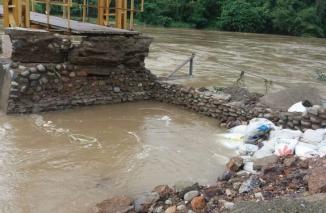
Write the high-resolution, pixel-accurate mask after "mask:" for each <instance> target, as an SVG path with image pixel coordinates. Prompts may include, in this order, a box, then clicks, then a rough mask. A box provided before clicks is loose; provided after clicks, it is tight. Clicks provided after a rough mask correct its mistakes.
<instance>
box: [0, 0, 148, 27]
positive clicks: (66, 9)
mask: <svg viewBox="0 0 326 213" xmlns="http://www.w3.org/2000/svg"><path fill="white" fill-rule="evenodd" d="M139 3H140V6H139V8H140V9H138V10H137V9H136V5H135V0H97V5H91V4H88V0H83V2H82V3H81V4H80V3H78V2H75V1H74V0H3V17H4V27H25V28H29V27H33V28H41V26H37V25H35V24H31V22H30V12H31V11H32V12H35V5H36V4H44V5H45V8H46V9H45V14H46V15H47V23H48V24H49V22H50V16H51V6H52V5H56V6H60V7H62V11H63V12H62V18H64V19H66V20H67V26H68V27H67V28H68V29H69V28H70V20H71V9H73V8H81V9H82V17H81V20H82V22H86V20H87V19H88V18H89V17H88V16H87V14H88V13H87V11H88V10H89V9H90V8H93V9H96V10H97V24H98V25H102V26H110V27H115V28H120V29H128V30H133V29H134V13H135V12H142V11H143V9H144V0H140V1H139Z"/></svg>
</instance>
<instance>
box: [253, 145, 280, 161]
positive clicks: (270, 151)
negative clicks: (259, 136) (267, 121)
mask: <svg viewBox="0 0 326 213" xmlns="http://www.w3.org/2000/svg"><path fill="white" fill-rule="evenodd" d="M274 151H275V149H274V147H272V148H271V147H270V146H263V147H262V148H261V149H259V150H257V151H256V152H255V154H254V155H253V156H252V157H253V158H255V159H260V158H264V157H267V156H271V155H274Z"/></svg>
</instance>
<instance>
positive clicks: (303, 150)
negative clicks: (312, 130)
mask: <svg viewBox="0 0 326 213" xmlns="http://www.w3.org/2000/svg"><path fill="white" fill-rule="evenodd" d="M295 155H296V156H298V157H303V158H310V157H314V156H317V155H318V147H317V146H315V145H313V144H308V143H302V142H299V143H298V144H297V146H296V147H295Z"/></svg>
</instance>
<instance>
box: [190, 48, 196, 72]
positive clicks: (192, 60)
mask: <svg viewBox="0 0 326 213" xmlns="http://www.w3.org/2000/svg"><path fill="white" fill-rule="evenodd" d="M194 57H195V53H192V55H191V58H190V60H189V76H192V73H193V63H194Z"/></svg>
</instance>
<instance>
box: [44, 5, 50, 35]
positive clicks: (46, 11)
mask: <svg viewBox="0 0 326 213" xmlns="http://www.w3.org/2000/svg"><path fill="white" fill-rule="evenodd" d="M45 8H46V9H45V14H46V23H47V28H48V30H49V29H50V0H47V1H46V5H45Z"/></svg>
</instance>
